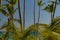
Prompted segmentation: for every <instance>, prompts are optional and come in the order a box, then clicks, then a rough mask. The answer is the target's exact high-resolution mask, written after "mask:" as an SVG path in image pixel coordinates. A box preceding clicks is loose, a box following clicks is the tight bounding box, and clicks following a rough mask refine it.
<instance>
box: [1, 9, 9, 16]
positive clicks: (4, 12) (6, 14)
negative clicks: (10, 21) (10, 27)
mask: <svg viewBox="0 0 60 40" xmlns="http://www.w3.org/2000/svg"><path fill="white" fill-rule="evenodd" d="M0 12H2V14H4V15H5V16H9V14H8V13H7V11H6V10H4V9H0Z"/></svg>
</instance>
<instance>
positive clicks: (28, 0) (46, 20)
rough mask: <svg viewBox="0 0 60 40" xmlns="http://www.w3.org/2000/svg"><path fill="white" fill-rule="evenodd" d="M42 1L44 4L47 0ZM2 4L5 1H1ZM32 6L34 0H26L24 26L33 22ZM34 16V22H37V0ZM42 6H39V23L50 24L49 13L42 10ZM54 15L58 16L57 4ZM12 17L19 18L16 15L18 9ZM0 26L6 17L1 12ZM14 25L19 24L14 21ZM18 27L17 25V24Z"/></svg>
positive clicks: (59, 11)
mask: <svg viewBox="0 0 60 40" xmlns="http://www.w3.org/2000/svg"><path fill="white" fill-rule="evenodd" d="M43 2H45V5H47V4H48V0H43ZM2 3H3V4H5V3H6V2H4V1H3V2H2ZM20 3H21V14H22V18H23V0H21V1H20ZM33 7H34V0H26V12H25V15H26V18H25V22H26V24H25V26H26V27H28V26H30V25H32V24H33V11H34V10H33ZM15 8H17V4H16V6H15ZM35 8H36V9H35V17H36V19H35V20H36V22H37V19H38V9H39V8H38V5H37V2H36V7H35ZM43 8H44V6H43V7H41V17H40V23H44V24H50V20H51V19H50V13H48V12H46V11H44V10H42V9H43ZM56 16H60V5H58V6H57V8H56V14H55V17H56ZM14 18H16V19H19V15H18V10H17V11H16V12H15V14H14ZM0 19H1V21H0V26H2V25H3V24H4V23H6V22H7V17H5V16H4V15H3V14H2V13H0ZM15 25H17V26H18V25H19V23H17V22H15ZM18 27H19V26H18Z"/></svg>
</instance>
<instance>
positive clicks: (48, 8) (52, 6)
mask: <svg viewBox="0 0 60 40" xmlns="http://www.w3.org/2000/svg"><path fill="white" fill-rule="evenodd" d="M44 10H46V11H48V12H50V13H52V12H53V11H54V4H53V3H52V4H51V5H50V4H49V5H48V6H46V7H45V8H44Z"/></svg>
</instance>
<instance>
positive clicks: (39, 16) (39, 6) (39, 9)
mask: <svg viewBox="0 0 60 40" xmlns="http://www.w3.org/2000/svg"><path fill="white" fill-rule="evenodd" d="M39 19H40V6H39V14H38V23H39Z"/></svg>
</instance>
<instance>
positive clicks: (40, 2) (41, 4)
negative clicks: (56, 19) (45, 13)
mask: <svg viewBox="0 0 60 40" xmlns="http://www.w3.org/2000/svg"><path fill="white" fill-rule="evenodd" d="M43 4H44V3H42V0H40V1H38V6H39V13H38V23H39V19H40V8H41V6H43Z"/></svg>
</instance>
